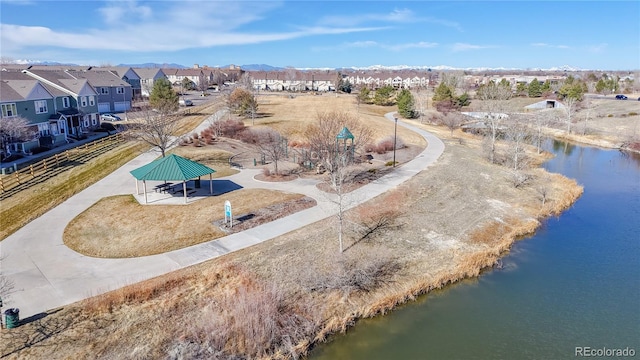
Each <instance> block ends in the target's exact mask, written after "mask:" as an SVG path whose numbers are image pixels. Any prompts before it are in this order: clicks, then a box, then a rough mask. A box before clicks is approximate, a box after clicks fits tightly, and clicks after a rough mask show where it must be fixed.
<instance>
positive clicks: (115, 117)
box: [100, 114, 122, 121]
mask: <svg viewBox="0 0 640 360" xmlns="http://www.w3.org/2000/svg"><path fill="white" fill-rule="evenodd" d="M100 119H102V120H107V121H120V120H122V119H121V118H120V116H118V115H114V114H102V115H100Z"/></svg>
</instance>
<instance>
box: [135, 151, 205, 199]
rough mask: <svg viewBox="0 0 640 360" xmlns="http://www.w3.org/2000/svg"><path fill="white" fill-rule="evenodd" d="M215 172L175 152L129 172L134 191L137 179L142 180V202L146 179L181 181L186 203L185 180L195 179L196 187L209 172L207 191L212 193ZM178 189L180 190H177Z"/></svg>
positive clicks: (137, 191) (145, 189)
mask: <svg viewBox="0 0 640 360" xmlns="http://www.w3.org/2000/svg"><path fill="white" fill-rule="evenodd" d="M214 172H216V171H215V170H213V169H212V168H210V167H208V166H206V165H203V164H200V163H199V162H196V161H192V160H189V159H187V158H183V157H181V156H178V155H176V154H171V155H168V156H166V157H163V158H160V159H157V160H154V161H152V162H150V163H148V164H147V165H144V166H141V167H139V168H137V169H135V170H131V171H130V173H131V175H133V177H135V178H136V193H137V194H140V192H139V190H138V181H140V180H142V184H143V192H144V202H145V204H146V203H147V184H146V182H147V181H164V182H165V184H166V183H167V181H182V194H183V196H184V203H185V204H186V203H187V181H188V180H191V179H196V178H197V180H196V184H198V185H196V187H199V183H200V177H201V176H203V175H207V174H209V192H210V193H211V194H212V195H213V175H212V174H213V173H214ZM178 191H180V190H178Z"/></svg>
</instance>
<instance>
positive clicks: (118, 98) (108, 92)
mask: <svg viewBox="0 0 640 360" xmlns="http://www.w3.org/2000/svg"><path fill="white" fill-rule="evenodd" d="M65 73H67V74H69V75H70V76H71V77H72V78H74V79H77V80H81V79H85V80H87V81H88V83H89V85H91V87H93V88H94V89H95V90H96V92H97V93H98V112H99V113H101V114H102V113H108V112H122V111H127V110H129V109H131V100H132V98H133V89H132V87H131V85H130V84H129V83H127V82H126V81H124V80H122V79H120V78H119V77H118V76H117V75H115V74H114V73H112V72H110V71H104V70H87V71H74V70H67V71H65Z"/></svg>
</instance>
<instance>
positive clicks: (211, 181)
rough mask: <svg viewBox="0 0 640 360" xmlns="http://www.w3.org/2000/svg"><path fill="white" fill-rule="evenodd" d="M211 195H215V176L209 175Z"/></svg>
mask: <svg viewBox="0 0 640 360" xmlns="http://www.w3.org/2000/svg"><path fill="white" fill-rule="evenodd" d="M209 193H210V194H211V195H213V175H212V174H209Z"/></svg>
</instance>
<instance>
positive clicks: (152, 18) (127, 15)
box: [0, 1, 384, 56]
mask: <svg viewBox="0 0 640 360" xmlns="http://www.w3.org/2000/svg"><path fill="white" fill-rule="evenodd" d="M153 4H154V9H153V10H152V9H151V8H150V7H148V6H141V5H138V4H137V3H136V2H135V1H126V2H120V1H117V2H111V3H109V4H108V5H106V6H104V7H101V8H99V9H98V10H97V11H98V12H99V13H100V14H101V15H102V16H101V19H102V20H103V21H104V25H102V26H99V27H97V28H90V29H82V30H78V31H75V32H69V31H66V30H58V29H53V28H49V27H44V26H22V25H16V24H6V23H3V24H0V29H1V30H2V31H1V35H0V40H1V41H2V45H3V52H4V51H7V53H8V54H10V55H11V56H15V55H17V54H20V53H27V51H26V50H30V51H36V49H37V48H41V47H56V48H62V49H83V50H117V51H132V52H151V51H178V50H184V49H190V48H201V47H213V46H223V45H243V44H257V43H264V42H271V41H281V40H287V39H294V38H300V37H306V36H317V35H335V34H347V33H355V32H366V31H374V30H380V29H384V28H383V27H349V26H344V27H324V26H315V27H298V28H295V27H291V29H290V30H289V31H274V32H264V31H259V30H256V31H255V32H251V31H246V30H244V31H243V30H241V28H242V27H243V25H248V24H251V23H253V22H256V21H258V20H260V19H263V18H265V17H266V16H267V13H268V12H269V11H271V10H273V8H274V7H276V6H279V3H277V2H256V3H253V2H252V3H251V4H250V6H248V5H247V4H248V3H245V2H241V1H240V2H226V1H225V2H196V3H191V2H179V3H168V2H156V3H153ZM225 14H233V15H232V16H230V15H225ZM23 50H24V51H23Z"/></svg>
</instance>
